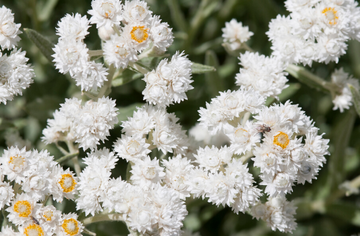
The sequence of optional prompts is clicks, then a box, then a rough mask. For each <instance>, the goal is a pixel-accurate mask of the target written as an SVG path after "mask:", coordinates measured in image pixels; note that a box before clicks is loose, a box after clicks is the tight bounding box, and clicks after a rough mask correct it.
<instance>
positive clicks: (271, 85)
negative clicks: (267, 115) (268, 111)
mask: <svg viewBox="0 0 360 236" xmlns="http://www.w3.org/2000/svg"><path fill="white" fill-rule="evenodd" d="M239 59H240V65H241V66H242V67H243V68H240V73H238V74H237V75H236V84H237V85H239V86H243V87H245V88H253V89H254V90H256V91H258V92H259V93H260V94H261V95H262V96H265V97H269V96H272V97H277V95H279V94H280V93H281V91H282V90H283V89H285V88H286V87H288V86H287V85H286V82H287V79H286V77H285V76H286V75H287V73H285V72H283V71H284V70H285V69H286V64H285V63H283V62H282V61H281V60H279V58H277V57H265V56H263V55H259V54H258V53H251V52H245V53H244V54H241V55H240V58H239Z"/></svg>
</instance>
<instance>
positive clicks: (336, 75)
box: [331, 68, 360, 112]
mask: <svg viewBox="0 0 360 236" xmlns="http://www.w3.org/2000/svg"><path fill="white" fill-rule="evenodd" d="M331 82H332V83H333V84H334V85H336V86H337V88H338V91H337V92H340V93H337V94H336V95H335V98H333V103H334V108H333V110H337V109H339V110H340V112H343V111H344V109H349V107H350V106H351V105H352V101H353V98H352V94H351V91H350V88H349V87H348V85H352V86H354V88H355V89H356V90H357V91H359V90H360V85H359V80H358V79H354V78H353V77H352V76H349V74H348V73H346V72H344V70H343V68H340V69H338V70H335V71H334V72H333V73H332V74H331Z"/></svg>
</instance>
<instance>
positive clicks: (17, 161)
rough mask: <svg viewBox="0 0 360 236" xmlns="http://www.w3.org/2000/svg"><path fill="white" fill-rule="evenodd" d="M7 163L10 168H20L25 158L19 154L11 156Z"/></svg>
mask: <svg viewBox="0 0 360 236" xmlns="http://www.w3.org/2000/svg"><path fill="white" fill-rule="evenodd" d="M8 163H9V165H10V168H11V169H12V170H14V171H17V170H21V169H22V168H23V166H24V164H25V158H24V157H22V156H20V155H16V156H11V157H10V161H9V162H8Z"/></svg>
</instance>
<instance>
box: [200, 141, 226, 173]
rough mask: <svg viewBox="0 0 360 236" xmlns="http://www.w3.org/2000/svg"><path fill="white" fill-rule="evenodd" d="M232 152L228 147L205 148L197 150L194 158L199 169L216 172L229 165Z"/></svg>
mask: <svg viewBox="0 0 360 236" xmlns="http://www.w3.org/2000/svg"><path fill="white" fill-rule="evenodd" d="M232 155H233V152H232V150H231V149H230V148H228V147H221V148H220V149H218V148H216V147H214V146H213V147H211V148H209V147H205V148H199V149H198V152H197V154H196V155H194V156H195V158H196V162H197V163H199V166H200V167H201V168H205V170H208V171H210V172H213V173H215V172H217V171H219V169H220V168H222V167H224V166H225V165H227V164H229V163H230V161H231V158H232Z"/></svg>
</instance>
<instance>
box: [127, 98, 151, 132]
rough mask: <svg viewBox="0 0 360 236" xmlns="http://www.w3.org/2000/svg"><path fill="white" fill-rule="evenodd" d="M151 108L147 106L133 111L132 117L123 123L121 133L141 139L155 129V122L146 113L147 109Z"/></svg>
mask: <svg viewBox="0 0 360 236" xmlns="http://www.w3.org/2000/svg"><path fill="white" fill-rule="evenodd" d="M151 107H152V106H148V105H145V106H143V107H138V108H137V110H136V111H134V114H133V117H130V118H129V119H128V121H123V123H122V125H121V126H122V127H123V132H125V134H126V135H130V136H139V137H143V136H144V135H145V134H148V133H149V132H150V130H152V129H153V128H155V121H154V120H153V119H152V116H151V114H149V113H148V109H151Z"/></svg>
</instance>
